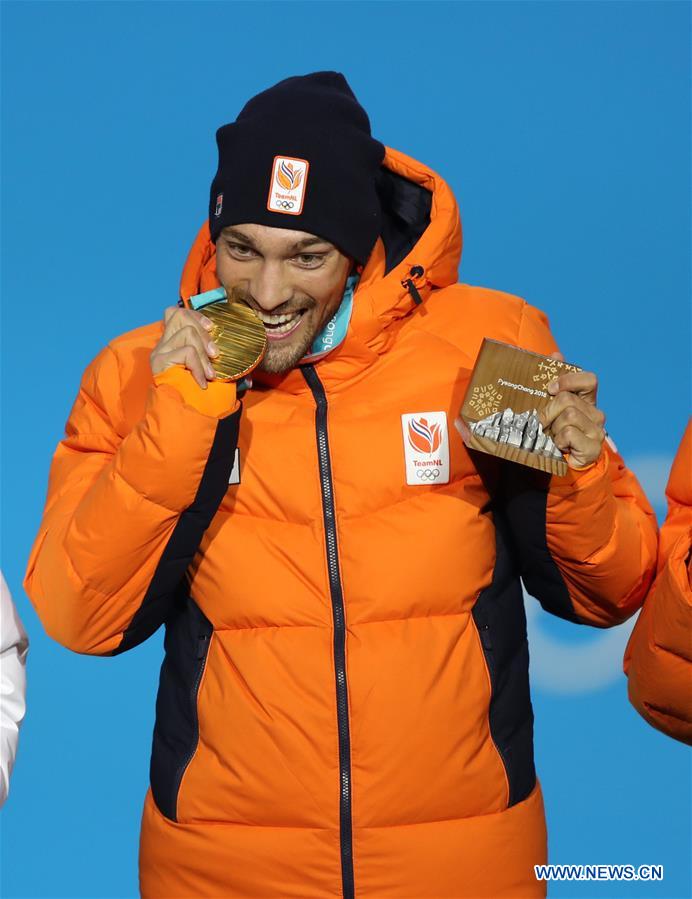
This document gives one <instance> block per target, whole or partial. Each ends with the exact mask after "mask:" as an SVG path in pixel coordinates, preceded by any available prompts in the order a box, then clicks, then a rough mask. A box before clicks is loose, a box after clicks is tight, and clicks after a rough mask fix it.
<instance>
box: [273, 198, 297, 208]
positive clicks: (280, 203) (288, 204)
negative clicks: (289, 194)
mask: <svg viewBox="0 0 692 899" xmlns="http://www.w3.org/2000/svg"><path fill="white" fill-rule="evenodd" d="M276 205H277V206H280V207H281V209H293V207H294V206H295V203H293V202H291V200H277V201H276Z"/></svg>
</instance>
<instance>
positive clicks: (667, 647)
mask: <svg viewBox="0 0 692 899" xmlns="http://www.w3.org/2000/svg"><path fill="white" fill-rule="evenodd" d="M666 494H667V496H668V515H667V516H666V520H665V523H664V525H663V527H662V528H661V540H660V546H659V553H658V566H657V571H658V574H657V576H656V580H655V582H654V585H653V586H652V588H651V592H650V593H649V595H648V597H647V599H646V602H645V603H644V608H643V609H642V612H641V615H640V616H639V618H638V620H637V623H636V625H635V627H634V630H633V631H632V636H631V637H630V640H629V643H628V644H627V650H626V651H625V673H626V674H627V676H628V691H629V697H630V700H631V702H632V705H633V706H634V707H635V709H637V711H638V712H639V714H640V715H642V716H643V717H644V718H645V719H646V720H647V721H648V722H649V724H651V725H652V726H653V727H655V728H657V729H658V730H661V731H663V733H664V734H668V736H669V737H673V738H674V739H676V740H681V741H682V742H683V743H688V744H690V745H692V420H690V421H688V422H687V428H686V429H685V434H684V436H683V438H682V443H681V444H680V447H679V449H678V452H677V455H676V457H675V461H674V462H673V468H672V470H671V472H670V478H669V480H668V487H667V489H666Z"/></svg>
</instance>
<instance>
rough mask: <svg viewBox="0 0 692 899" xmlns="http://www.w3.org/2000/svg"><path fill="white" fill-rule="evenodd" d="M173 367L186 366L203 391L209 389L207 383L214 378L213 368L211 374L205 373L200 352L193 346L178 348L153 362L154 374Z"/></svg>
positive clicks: (160, 355) (163, 354) (162, 354)
mask: <svg viewBox="0 0 692 899" xmlns="http://www.w3.org/2000/svg"><path fill="white" fill-rule="evenodd" d="M172 365H184V366H185V368H187V370H188V371H189V372H190V374H191V375H192V376H193V378H194V379H195V381H197V383H198V384H199V386H200V387H201V388H202V389H203V390H206V389H207V381H208V380H212V379H213V377H214V373H213V370H212V369H211V366H210V371H211V374H209V373H208V372H205V365H204V363H203V362H202V360H201V358H200V355H199V352H198V351H197V349H195V347H192V346H180V347H176V348H175V349H172V350H170V351H169V352H167V353H160V354H158V356H157V358H156V360H155V362H154V361H152V369H153V371H154V374H159V373H160V372H162V371H165V370H166V369H167V368H170V367H171V366H172Z"/></svg>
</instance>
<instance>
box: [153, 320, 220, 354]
mask: <svg viewBox="0 0 692 899" xmlns="http://www.w3.org/2000/svg"><path fill="white" fill-rule="evenodd" d="M180 346H193V347H195V348H196V349H197V350H198V351H199V354H200V358H201V359H202V361H203V362H204V363H205V364H206V363H208V361H209V357H210V356H216V355H218V349H217V347H216V344H215V343H214V341H213V340H210V338H209V335H208V334H207V333H206V332H205V333H204V335H201V334H200V332H199V330H198V328H197V327H196V326H194V325H185V327H184V328H180V329H179V330H178V331H175V332H174V333H173V334H171V336H170V337H169V338H168V339H166V338H165V335H164V338H163V339H162V340H161V342H160V343H159V347H158V348H157V349H158V350H160V351H161V352H164V353H167V352H170V350H173V349H176V348H177V347H180Z"/></svg>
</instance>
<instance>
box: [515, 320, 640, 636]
mask: <svg viewBox="0 0 692 899" xmlns="http://www.w3.org/2000/svg"><path fill="white" fill-rule="evenodd" d="M517 344H518V345H519V346H521V347H523V348H525V349H529V350H533V351H534V352H539V353H551V352H553V351H554V350H555V349H556V344H555V341H554V339H553V337H552V335H551V333H550V330H549V327H548V322H547V319H546V318H545V316H544V315H543V313H541V312H539V311H538V310H536V309H533V308H532V307H531V306H528V305H525V306H524V310H523V313H522V317H521V323H520V326H519V333H518V336H517ZM511 469H512V470H511V471H510V470H509V466H507V467H506V470H505V473H504V477H505V483H506V492H507V515H508V518H509V521H510V526H511V527H512V532H513V535H514V539H515V542H516V546H517V549H518V553H519V558H520V566H521V571H522V578H523V581H524V584H525V586H526V589H527V590H528V592H529V593H531V595H532V596H535V597H536V598H537V599H538V600H539V602H540V603H541V605H543V607H544V608H545V609H546V610H547V611H549V612H552V613H554V614H556V615H558V616H560V617H562V618H566V619H568V620H571V621H575V622H578V623H584V624H591V625H595V626H597V627H609V626H611V625H615V624H619V623H620V622H622V621H625V620H626V619H627V618H629V617H630V616H631V615H632V614H633V613H634V612H636V610H637V609H638V608H639V607H640V606H641V604H642V602H643V600H644V597H645V596H646V593H647V591H648V589H649V585H650V583H651V580H652V577H653V574H654V569H655V562H656V538H657V532H656V531H657V529H656V522H655V517H654V513H653V510H652V509H651V506H650V505H649V503H648V501H647V499H646V497H645V496H644V493H643V491H642V489H641V487H640V486H639V484H638V482H637V479H636V478H635V476H634V475H633V474H632V472H630V471H629V470H628V469H627V467H626V465H625V463H624V462H623V460H622V458H621V457H620V455H619V454H618V453H617V452H616V450H615V448H614V446H613V445H612V444H611V442H610V441H606V443H605V444H604V448H603V452H602V454H601V456H600V458H599V460H598V462H597V463H596V465H594V466H593V467H591V468H589V469H585V470H584V471H581V472H577V471H572V470H570V472H569V474H568V475H566V476H565V477H563V478H558V477H552V478H550V477H548V476H546V475H543V474H542V473H539V472H533V471H532V470H530V469H522V468H520V467H519V466H511Z"/></svg>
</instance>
